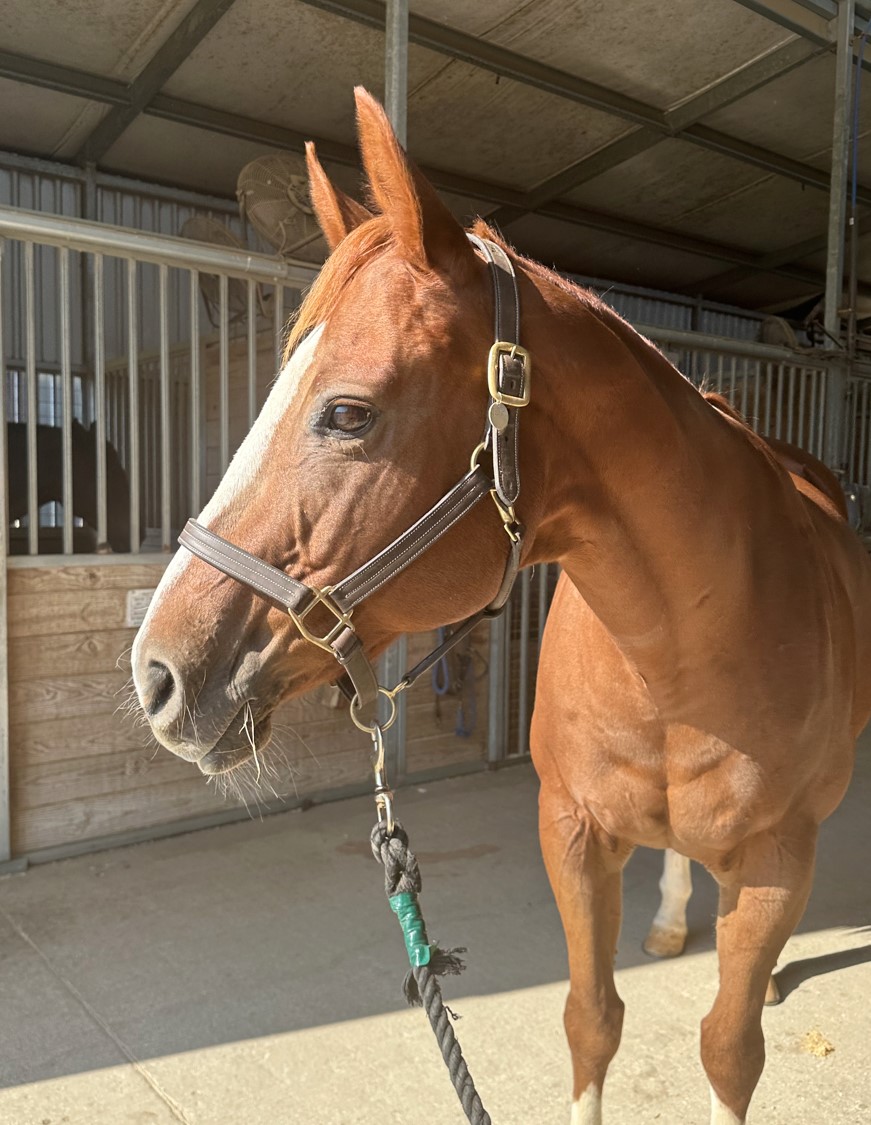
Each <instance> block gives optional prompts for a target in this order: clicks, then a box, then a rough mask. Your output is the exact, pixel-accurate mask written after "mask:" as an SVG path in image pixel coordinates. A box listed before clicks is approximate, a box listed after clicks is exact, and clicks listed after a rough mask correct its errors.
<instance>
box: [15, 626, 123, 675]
mask: <svg viewBox="0 0 871 1125" xmlns="http://www.w3.org/2000/svg"><path fill="white" fill-rule="evenodd" d="M135 636H136V630H135V629H111V630H103V631H101V632H79V633H61V634H59V635H57V636H51V637H47V636H45V635H44V634H38V635H37V636H25V637H16V638H15V642H14V644H12V645H10V647H9V678H10V680H11V681H21V680H35V679H42V678H45V677H46V676H63V675H64V674H68V673H70V672H75V673H77V674H84V675H91V674H93V673H95V672H115V671H117V672H121V673H123V674H124V676H125V677H127V676H129V675H130V649H131V648H132V646H133V639H134V637H135Z"/></svg>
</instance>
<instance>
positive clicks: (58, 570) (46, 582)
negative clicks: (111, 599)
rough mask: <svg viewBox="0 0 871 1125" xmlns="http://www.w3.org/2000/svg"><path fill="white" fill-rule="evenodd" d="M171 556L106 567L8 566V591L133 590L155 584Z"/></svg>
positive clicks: (28, 592)
mask: <svg viewBox="0 0 871 1125" xmlns="http://www.w3.org/2000/svg"><path fill="white" fill-rule="evenodd" d="M169 558H170V556H168V555H160V556H158V558H157V559H156V560H155V561H154V562H147V563H146V562H138V561H137V562H135V563H129V564H127V563H118V562H114V561H113V563H112V564H111V565H109V566H39V567H36V566H35V567H21V568H17V567H10V568H9V593H10V595H13V596H14V595H18V594H42V595H45V596H47V597H53V596H54V595H55V594H56V593H58V591H61V590H78V591H81V590H136V589H148V588H151V587H153V586H156V585H157V584H158V582H159V581H160V579H161V578H162V577H163V572H164V570H166V566H167V563H168V562H169Z"/></svg>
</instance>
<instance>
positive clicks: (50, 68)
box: [0, 50, 129, 105]
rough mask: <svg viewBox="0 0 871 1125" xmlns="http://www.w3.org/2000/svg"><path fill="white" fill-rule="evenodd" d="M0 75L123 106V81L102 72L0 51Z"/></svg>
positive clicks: (95, 100)
mask: <svg viewBox="0 0 871 1125" xmlns="http://www.w3.org/2000/svg"><path fill="white" fill-rule="evenodd" d="M0 78H9V79H11V80H12V81H13V82H23V83H26V84H27V85H29V86H40V87H41V88H42V89H44V90H54V91H55V92H56V93H58V94H71V95H72V96H73V97H74V98H87V99H88V100H89V101H94V102H102V103H103V104H104V105H126V104H127V97H128V95H127V91H128V90H129V87H128V85H127V83H126V82H119V81H118V80H117V79H116V78H104V77H103V76H102V75H101V74H91V73H90V71H86V70H76V69H75V68H74V67H71V66H62V65H60V64H58V63H51V62H46V61H45V60H44V59H32V58H29V57H28V56H27V55H15V54H13V53H12V52H11V51H2V50H0Z"/></svg>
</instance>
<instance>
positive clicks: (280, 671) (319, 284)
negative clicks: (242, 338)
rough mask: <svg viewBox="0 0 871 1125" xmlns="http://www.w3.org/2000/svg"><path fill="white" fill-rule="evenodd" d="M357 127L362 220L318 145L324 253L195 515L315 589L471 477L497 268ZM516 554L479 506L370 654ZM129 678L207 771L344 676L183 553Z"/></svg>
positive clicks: (433, 620)
mask: <svg viewBox="0 0 871 1125" xmlns="http://www.w3.org/2000/svg"><path fill="white" fill-rule="evenodd" d="M357 118H358V130H359V141H360V147H361V152H362V157H363V164H364V168H365V171H366V174H367V177H368V181H369V185H370V191H371V196H372V200H373V202H374V211H373V212H370V211H369V210H367V209H366V208H364V207H362V206H361V205H360V204H358V203H356V202H354V201H353V200H351V199H349V198H348V197H347V196H345V195H343V194H342V193H341V192H340V191H338V190H337V189H336V188H335V187H333V185H332V184H331V183H330V182H329V180H328V179H327V177H326V175H325V173H324V171H323V169H322V168H321V166H320V164H319V163H318V161H317V158H316V156H315V154H314V150H313V148H312V147H311V146H310V147H309V151H308V165H309V174H310V181H311V191H312V200H313V204H314V207H315V211H316V213H317V216H318V219H319V221H320V224H321V227H322V230H323V233H324V235H325V238H326V240H327V243H328V245H329V247H330V249H331V251H332V253H331V256H330V258H329V259H328V260H327V262H326V264H325V266H324V268H323V270H322V272H321V274H320V276H319V277H318V279H317V281H316V282H315V284H314V286H313V288H312V290H311V292H310V293H309V294H308V296H307V298H306V300H305V302H304V303H303V305H302V308H301V310H300V312H299V315H298V318H297V320H296V323H295V325H294V327H293V330H292V332H291V334H290V339H289V344H288V348H287V352H286V355H285V365H284V367H283V369H282V371H281V372H280V374H279V376H278V378H277V380H276V382H275V384H274V387H273V389H272V391H271V393H270V395H269V398H268V400H267V402H266V404H265V406H264V408H263V410H262V412H261V414H260V416H259V417H258V419H257V421H256V422H255V424H254V426H253V428H252V429H251V431H250V433H249V434H248V436H247V437H246V439H245V440H244V442H243V443H242V445H241V446H240V447H239V450H238V451H237V453H236V455H235V457H234V459H233V462H232V464H231V466H230V468H229V470H228V472H227V474H226V476H225V477H224V479H223V480H222V482H221V483H220V485H219V486H218V489H217V491H216V492H215V494H214V496H213V497H212V499H211V500H210V502H209V503H208V505H207V506H206V508H205V510H204V511H203V513H202V514H201V516H200V518H199V523H200V525H201V526H203V527H205V528H207V529H208V531H209V532H211V533H214V535H215V536H220V537H221V539H222V541H227V544H232V545H233V546H228V547H227V550H229V551H231V552H232V551H233V550H234V548H241V549H242V550H243V551H245V552H248V553H249V554H250V555H254V556H257V558H259V559H261V560H264V561H265V562H267V563H269V564H271V566H273V567H276V568H278V570H280V571H282V572H284V573H285V574H287V575H291V576H294V577H296V578H298V579H301V580H302V581H304V582H305V583H306V585H307V587H309V588H310V589H315V588H316V589H318V590H324V589H327V590H329V588H330V587H331V586H332V585H333V584H335V583H336V582H337V581H339V580H340V579H342V578H343V577H344V576H346V575H348V574H350V573H352V572H353V571H354V570H355V568H358V567H359V566H360V565H361V564H363V563H365V562H366V561H367V560H369V559H371V558H372V557H373V556H374V555H376V554H378V552H380V551H382V549H383V548H384V547H385V546H386V545H387V544H390V543H391V542H392V541H393V540H394V539H396V537H397V536H399V535H401V533H403V532H404V531H405V530H406V529H407V528H409V527H410V526H411V525H413V524H414V523H415V521H417V520H418V519H419V518H420V517H421V516H422V515H423V514H424V513H425V512H427V510H428V509H429V508H430V507H431V506H433V505H434V504H435V503H436V502H437V501H438V500H439V497H442V496H443V495H444V494H445V493H446V491H447V490H449V489H450V488H451V486H452V485H453V484H454V483H455V482H456V481H457V480H458V478H462V477H463V475H464V474H466V473H468V472H469V461H470V454H471V453H472V451H473V450H475V448H476V445H477V443H479V442H480V440H481V432H482V428H483V426H484V423H485V421H486V417H487V405H488V402H489V401H490V400H489V397H488V390H487V376H486V373H485V371H486V360H487V354H488V349H489V348H490V345H491V344H492V342H493V316H494V312H493V299H494V298H493V289H492V282H491V276H490V267H489V266H488V264H487V263H486V262H485V261H484V260H483V259H482V257H481V256H480V254H479V253H476V250H475V249H474V248H473V245H472V243H471V242H470V241H469V239H468V237H467V235H466V233H465V232H464V231H463V229H462V227H461V226H460V225H459V224H458V223H457V221H456V220H455V219H454V218H453V216H452V215H451V214H450V212H449V211H448V210H447V208H446V207H445V206H444V204H443V203H442V202H441V201H440V199H439V198H438V196H437V194H436V192H435V190H434V189H433V188H432V187H431V185H430V184H429V183H428V182H427V181H426V180H425V179H424V178H423V177H422V176H421V175H420V173H419V172H418V171H417V170H416V169H415V168H414V167H413V166H412V165H411V163H410V162H409V161H408V159H407V157H406V156H405V154H404V152H403V150H402V149H401V147H400V146H399V144H398V142H397V140H396V138H395V136H394V134H393V131H392V129H391V127H390V125H389V123H388V120H387V118H386V116H385V114H384V111H383V110H382V108H381V106H380V105H379V104H378V103H377V102H376V101H375V100H374V99H372V98H371V97H370V96H369V95H368V94H367V93H366V92H365V91H362V90H358V91H357ZM522 280H523V279H521V281H522ZM525 490H526V482H525ZM531 491H532V493H533V494H535V489H534V488H533V489H532V490H531ZM485 495H486V493H485ZM531 514H532V513H531V510H529V511H527V510H526V509H525V510H524V518H525V519H526V521H527V522H528V521H529V518H530V516H531ZM509 546H510V545H509V542H508V540H507V539H506V536H505V533H504V530H503V526H502V521H500V518H499V513H498V508H495V507H494V506H493V505H492V504H491V503H490V502H489V500H488V501H487V502H486V503H481V504H478V505H477V506H476V507H475V508H474V510H472V511H471V512H470V513H469V514H467V515H465V516H464V518H463V519H462V520H461V521H460V522H458V523H457V524H456V525H455V526H452V527H451V529H450V530H449V531H448V532H447V533H446V534H444V535H443V536H442V537H441V538H439V539H438V540H437V541H436V542H434V543H432V544H431V545H428V549H426V550H425V551H421V553H420V554H419V557H418V556H415V557H414V559H413V561H411V562H410V564H409V565H408V566H407V568H405V569H403V570H402V572H401V573H396V574H391V576H390V578H389V581H386V582H384V584H383V585H381V586H380V587H379V588H377V589H375V590H374V592H373V593H372V595H371V597H367V599H366V600H365V601H364V602H362V604H360V605H359V606H357V607H356V608H355V609H354V610H353V628H354V631H355V633H356V636H357V637H359V639H360V641H361V642H362V645H363V647H364V648H365V653H366V655H367V656H368V657H369V658H371V657H374V656H375V655H377V654H378V653H379V652H381V651H383V650H384V649H385V648H386V647H387V646H388V645H389V644H390V642H391V641H392V640H393V639H394V638H396V637H397V636H398V635H400V634H402V633H405V632H412V631H419V630H428V629H432V628H435V627H437V626H441V625H444V624H446V623H449V622H456V621H458V620H460V619H462V618H463V617H466V616H467V615H470V614H473V613H475V612H477V611H479V610H480V609H482V607H484V606H486V605H487V604H488V603H489V602H490V601H491V600H492V599H493V597H494V595H495V593H496V591H497V590H498V589H499V587H500V584H501V583H502V582H503V579H504V576H505V573H506V554H507V553H508V551H509ZM239 558H240V559H242V558H243V556H241V555H240V556H239ZM241 565H242V567H243V568H244V566H245V563H244V562H242V563H241ZM237 573H239V572H238V570H237ZM322 610H323V606H322V605H317V606H315V608H314V610H313V612H312V614H311V617H310V618H308V619H307V622H308V624H309V625H310V627H311V628H312V629H315V628H318V629H321V630H324V629H326V628H328V627H329V624H330V622H329V620H325V621H324V622H322V623H321V624H320V625H319V626H318V625H317V618H318V615H319V613H320V612H321V611H322ZM133 670H134V680H135V684H136V688H137V691H138V695H139V699H140V702H141V705H142V707H143V710H144V711H145V713H146V715H147V717H148V720H149V722H150V724H151V727H152V730H153V732H154V734H155V735H156V736H157V738H158V739H159V740H160V741H161V742H162V743H163V744H164V745H165V746H166V747H168V748H169V749H170V750H172V751H173V752H175V753H176V754H178V755H180V756H181V757H184V758H187V759H189V760H193V761H197V763H198V764H199V766H200V769H201V770H202V771H203V772H204V773H220V772H224V771H226V770H228V769H232V768H233V767H234V766H236V765H238V764H240V763H241V762H242V761H244V760H246V759H247V758H248V757H250V756H251V754H252V752H253V747H254V746H255V745H256V746H257V748H258V749H259V748H262V747H263V746H264V745H265V744H266V743H267V742H268V739H269V723H270V715H271V713H272V711H273V710H274V709H275V707H276V706H277V705H278V704H279V703H280V702H281V701H282V700H283V699H285V698H288V697H289V696H292V695H297V694H300V693H302V692H305V691H307V690H309V689H310V688H313V687H315V686H316V685H318V684H320V683H324V682H326V681H329V680H334V679H335V678H336V676H337V671H340V669H337V666H336V662H335V660H334V659H333V657H332V656H331V654H330V653H329V652H328V651H325V649H324V647H319V646H318V645H316V644H311V643H308V642H307V641H306V640H305V639H304V638H303V636H302V635H301V633H300V630H299V629H298V627H297V624H295V622H294V619H293V618H292V617H291V616H290V615H289V614H288V613H287V612H286V611H285V610H282V609H281V608H280V607H279V606H278V605H276V604H275V602H274V601H272V600H270V599H268V598H267V599H264V598H262V597H260V596H257V595H256V594H255V593H254V592H253V591H252V590H251V589H250V588H249V586H247V585H244V584H242V582H240V581H236V580H234V579H232V578H228V577H227V576H226V575H225V574H222V573H220V572H219V571H218V570H216V569H214V568H213V567H212V566H209V565H207V564H206V563H205V562H204V561H202V559H201V558H197V557H195V556H194V555H192V554H190V553H189V552H188V551H186V550H180V551H179V552H178V554H177V555H176V557H175V558H174V559H173V561H172V563H171V564H170V566H169V567H168V568H167V571H166V574H165V577H164V579H163V581H162V582H161V584H160V586H159V587H158V589H157V591H156V593H155V596H154V599H153V601H152V605H151V608H150V610H149V613H148V615H147V617H146V619H145V622H144V623H143V625H142V628H141V629H140V632H139V634H138V636H137V639H136V643H135V646H134V651H133Z"/></svg>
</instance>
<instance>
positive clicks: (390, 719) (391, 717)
mask: <svg viewBox="0 0 871 1125" xmlns="http://www.w3.org/2000/svg"><path fill="white" fill-rule="evenodd" d="M378 694H379V695H383V696H384V698H385V699H387V700H389V702H390V712H389V714H388V716H387V718H386V719H385V720H384V722H383V723H372V724H371V725H370V724H367V723H363V722H361V721H360V720H359V719H358V718H357V715H356V713H355V710H354V707H355V705H357V707H358V709H359V704H358V696H356V695H355V696H354V698H353V699H352V700H351V709H350V713H351V722H352V723H353V724H354V726H355V727H356V728H357V730H361V731H363V732H364V733H365V734H374V732H375V728H376V727H380V728H381V730H382V731H385V730H390V728H391V727H392V726H393V724H394V723H395V722H396V700H395V699H394V698H393V696H392V695H391V694H390V692H389V691H387V689H386V688H383V687H379V688H378Z"/></svg>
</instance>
